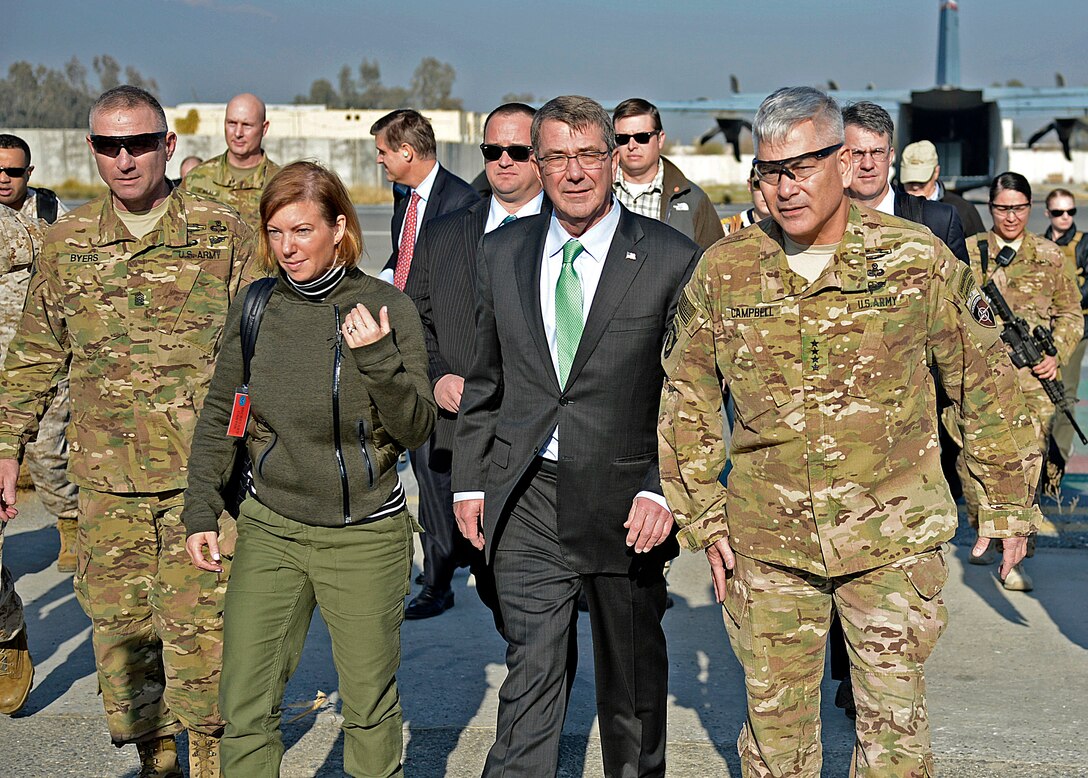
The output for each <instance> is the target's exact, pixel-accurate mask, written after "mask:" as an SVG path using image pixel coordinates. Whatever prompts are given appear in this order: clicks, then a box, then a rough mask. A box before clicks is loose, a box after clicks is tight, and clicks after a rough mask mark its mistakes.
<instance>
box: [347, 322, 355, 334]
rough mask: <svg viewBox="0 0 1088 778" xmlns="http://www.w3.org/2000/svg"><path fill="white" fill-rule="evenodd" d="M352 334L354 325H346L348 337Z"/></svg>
mask: <svg viewBox="0 0 1088 778" xmlns="http://www.w3.org/2000/svg"><path fill="white" fill-rule="evenodd" d="M354 332H355V325H354V324H349V325H348V335H351V334H352V333H354Z"/></svg>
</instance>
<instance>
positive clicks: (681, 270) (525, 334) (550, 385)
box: [453, 206, 701, 573]
mask: <svg viewBox="0 0 1088 778" xmlns="http://www.w3.org/2000/svg"><path fill="white" fill-rule="evenodd" d="M619 207H620V208H621V212H620V221H619V226H618V227H617V230H616V235H615V237H614V238H613V240H612V245H611V248H610V249H609V251H608V255H607V257H606V258H605V264H604V268H603V272H602V275H601V280H600V283H599V285H598V287H597V291H596V294H595V296H594V299H593V303H592V305H591V307H590V310H589V313H588V315H587V316H586V323H585V328H584V330H583V332H582V338H581V341H580V343H579V346H578V351H577V353H576V354H575V356H574V362H573V364H572V365H571V370H570V376H569V377H568V380H567V387H566V389H565V390H564V389H560V387H559V379H558V377H557V376H556V372H555V368H554V366H553V364H552V358H551V353H550V351H549V349H548V343H547V340H546V336H545V333H544V321H543V317H542V314H541V307H540V267H541V261H542V254H543V251H544V242H545V238H546V236H547V232H548V225H549V219H550V216H549V215H548V214H541V215H539V216H534V217H532V218H528V219H519V220H518V221H516V222H514V223H513V224H510V225H508V226H506V227H504V228H503V229H501V230H496V231H495V232H492V233H490V234H488V235H485V236H484V238H483V240H482V241H481V244H480V250H479V253H478V257H477V293H476V357H475V359H474V360H473V363H472V367H471V369H470V370H469V372H468V376H467V377H466V381H465V392H464V395H463V397H462V398H461V413H460V419H459V420H458V423H457V435H456V442H455V454H454V457H453V489H454V492H458V491H473V490H483V491H484V492H485V495H486V497H485V502H484V537H485V538H486V539H487V542H488V546H487V551H488V554H489V556H490V554H491V553H492V550H493V543H494V541H495V539H496V534H495V533H496V530H497V528H498V527H499V526H500V523H501V520H502V519H503V518H504V517H505V515H506V512H507V510H508V509H509V508H510V507H512V504H513V501H514V500H515V499H516V497H517V495H516V491H517V488H518V485H519V482H520V481H521V480H522V477H523V476H524V475H525V473H526V471H527V470H528V469H529V467H530V466H531V465H532V463H533V460H534V458H535V457H536V456H537V454H538V452H539V451H540V450H541V449H542V448H543V447H544V446H545V445H546V444H547V441H548V438H549V436H550V434H551V432H552V429H553V428H554V427H555V425H556V423H558V424H559V430H560V432H559V435H560V443H559V447H560V450H559V453H560V460H559V463H558V468H559V476H558V498H557V505H558V526H559V540H560V544H561V546H562V548H563V552H564V556H565V558H566V560H567V561H568V563H569V564H571V565H572V566H573V568H574V569H575V571H576V572H579V573H627V572H629V571H630V570H631V568H632V564H633V563H634V564H637V562H636V561H635V559H634V557H635V554H634V553H633V552H631V551H630V550H629V549H628V548H627V546H626V544H625V543H624V539H625V537H626V534H627V532H626V530H625V529H624V528H623V523H624V521H626V520H627V514H628V511H629V510H630V508H631V501H632V500H633V499H634V497H635V495H636V494H637V493H638V492H639V491H642V490H646V491H652V492H656V493H658V494H660V493H661V484H660V479H659V474H658V466H657V418H658V405H659V402H660V397H661V386H662V380H663V378H664V372H663V371H662V368H661V346H662V343H663V341H664V337H665V332H666V331H667V328H668V326H669V323H670V322H671V320H672V316H673V313H674V311H675V306H676V300H677V297H678V295H679V292H680V290H681V289H682V288H683V285H684V283H686V281H687V278H688V276H689V275H690V274H691V271H692V269H693V268H694V266H695V263H696V261H697V260H698V258H699V256H700V254H701V250H700V249H699V247H698V246H696V245H695V244H694V243H692V242H691V241H690V240H688V239H687V238H685V237H684V236H683V235H681V234H680V233H679V232H677V231H676V230H673V229H672V228H671V227H668V226H666V225H664V224H661V223H660V222H658V221H655V220H653V219H647V218H645V217H642V216H637V215H635V214H632V213H631V212H630V211H627V210H626V209H624V208H622V206H619ZM677 553H678V546H677V544H676V540H675V536H672V537H670V538H669V539H668V540H667V541H665V542H664V543H662V544H661V546H659V547H658V548H657V549H655V552H653V553H651V554H647V555H639V557H642V558H643V559H645V560H646V561H647V562H649V561H650V559H651V558H653V559H656V560H657V561H658V562H660V561H661V560H662V559H663V558H665V557H671V556H675V555H676V554H677Z"/></svg>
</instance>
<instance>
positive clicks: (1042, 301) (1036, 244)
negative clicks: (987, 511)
mask: <svg viewBox="0 0 1088 778" xmlns="http://www.w3.org/2000/svg"><path fill="white" fill-rule="evenodd" d="M1030 214H1031V185H1030V184H1028V181H1027V179H1026V178H1024V177H1023V176H1022V175H1020V174H1019V173H1002V174H1001V175H999V176H997V177H996V178H995V179H994V180H993V182H992V183H991V185H990V215H991V217H992V218H993V223H994V228H993V230H991V231H990V232H988V233H981V234H979V235H974V236H972V237H970V238H968V239H967V250H968V252H969V253H970V255H971V268H972V270H973V271H974V274H975V280H976V281H977V282H978V285H979V286H982V285H983V284H985V283H986V282H987V281H993V282H994V285H995V286H997V288H998V291H1000V292H1001V296H1002V297H1004V298H1005V302H1007V303H1008V304H1009V307H1010V308H1011V309H1012V312H1013V313H1015V314H1016V315H1017V316H1019V317H1021V318H1023V319H1024V320H1025V321H1026V322H1027V323H1028V326H1029V327H1030V328H1031V329H1032V330H1034V329H1035V327H1036V326H1039V325H1042V326H1043V327H1046V328H1047V329H1049V330H1051V331H1052V333H1053V335H1054V345H1055V346H1056V347H1057V351H1058V353H1057V356H1048V357H1046V358H1045V359H1044V360H1043V361H1042V362H1040V363H1039V364H1038V365H1036V366H1035V367H1034V368H1029V367H1022V368H1019V369H1018V370H1017V378H1018V381H1019V384H1020V388H1021V389H1022V390H1023V392H1024V396H1025V398H1026V399H1027V404H1028V411H1029V412H1030V413H1031V417H1032V419H1033V420H1034V422H1035V426H1036V430H1037V433H1038V439H1037V441H1036V445H1037V448H1038V449H1039V451H1040V452H1042V453H1044V454H1045V452H1046V449H1047V445H1048V442H1049V439H1050V426H1051V423H1052V422H1053V420H1054V411H1055V408H1054V403H1052V402H1051V401H1050V398H1049V397H1047V394H1046V390H1045V389H1043V385H1042V384H1041V383H1039V378H1056V379H1058V380H1061V379H1060V377H1059V373H1058V371H1059V368H1063V367H1064V366H1065V365H1067V364H1069V361H1070V358H1071V357H1072V355H1073V350H1074V349H1075V348H1076V347H1077V344H1078V343H1079V342H1080V340H1081V337H1082V336H1083V334H1084V318H1083V316H1082V314H1081V307H1080V289H1079V288H1078V286H1077V277H1076V271H1075V268H1074V266H1073V265H1072V263H1070V262H1068V261H1067V260H1066V259H1065V256H1064V254H1063V253H1062V250H1061V248H1059V247H1058V246H1057V245H1056V244H1054V243H1052V242H1051V241H1049V240H1047V239H1046V238H1041V237H1039V236H1038V235H1033V234H1032V233H1030V232H1028V231H1027V223H1028V217H1029V216H1030ZM983 244H985V246H986V250H985V258H984V257H983V251H982V245H983ZM1005 246H1010V247H1011V248H1013V249H1014V250H1015V251H1016V255H1015V257H1014V258H1013V259H1012V260H1011V262H1010V263H1008V264H1003V262H1004V260H1003V259H999V258H998V254H999V253H1000V251H1001V249H1002V248H1004V247H1005ZM999 326H1000V322H999ZM1073 369H1079V367H1074V368H1073ZM948 418H949V416H948V415H947V414H946V421H947V420H948ZM945 426H946V428H948V429H949V430H950V432H951V434H952V436H953V439H954V440H955V442H956V443H957V444H959V443H960V436H959V434H958V429H956V427H957V426H958V425H956V424H947V423H946V425H945ZM963 460H964V458H963V456H962V454H961V455H960V457H959V458H958V459H957V461H956V469H957V470H958V471H959V474H960V481H961V482H962V483H963V496H964V501H965V502H966V503H967V517H968V520H969V521H970V524H971V526H972V527H974V528H976V529H977V528H978V504H979V496H978V488H977V486H976V485H975V484H974V483H973V482H972V481H971V479H970V478H968V477H967V473H966V465H965V463H964V461H963ZM1058 480H1059V481H1060V479H1058ZM970 561H971V562H972V563H974V564H989V563H992V562H993V561H994V554H993V551H992V550H990V549H987V550H986V551H985V552H984V553H983V554H981V555H978V556H972V557H971V559H970ZM1003 584H1004V586H1005V588H1006V589H1011V590H1014V591H1031V589H1032V586H1033V584H1032V581H1031V577H1030V576H1029V575H1028V574H1027V573H1026V572H1025V571H1024V570H1023V567H1022V566H1017V568H1016V569H1015V570H1014V571H1013V572H1012V573H1011V574H1010V575H1007V576H1005V579H1004V581H1003Z"/></svg>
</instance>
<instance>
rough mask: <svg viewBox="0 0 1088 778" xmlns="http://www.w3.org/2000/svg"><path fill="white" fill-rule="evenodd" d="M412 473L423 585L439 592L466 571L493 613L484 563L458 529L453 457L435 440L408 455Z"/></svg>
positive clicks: (491, 585) (491, 587)
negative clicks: (416, 488)
mask: <svg viewBox="0 0 1088 778" xmlns="http://www.w3.org/2000/svg"><path fill="white" fill-rule="evenodd" d="M411 460H412V472H413V473H414V474H415V477H416V481H417V483H419V523H420V524H421V525H422V526H423V529H424V532H423V534H422V535H421V536H420V544H421V545H422V546H423V582H424V583H425V584H426V585H428V586H434V587H436V588H438V589H441V590H446V589H449V588H450V582H451V581H452V580H453V573H454V571H455V570H457V568H458V567H469V568H471V569H472V574H473V575H474V576H475V577H476V592H477V594H479V596H480V599H481V600H483V601H484V604H485V605H487V606H488V607H489V608H491V609H492V610H494V609H495V594H494V588H495V587H494V583H493V580H492V576H491V572H490V570H489V569H488V567H487V564H486V561H485V559H484V552H483V551H480V550H478V549H476V548H474V547H473V545H472V544H471V543H469V542H468V541H467V540H465V536H464V535H462V534H461V530H459V529H458V528H457V517H456V516H455V515H454V513H453V490H452V488H451V485H450V477H451V472H450V471H451V465H452V461H453V460H452V457H451V456H450V452H449V451H448V450H446V449H440V448H436V447H435V446H434V436H433V435H432V436H431V438H430V439H428V440H427V442H426V443H424V444H423V445H422V446H420V447H419V448H417V449H415V450H413V451H412V452H411Z"/></svg>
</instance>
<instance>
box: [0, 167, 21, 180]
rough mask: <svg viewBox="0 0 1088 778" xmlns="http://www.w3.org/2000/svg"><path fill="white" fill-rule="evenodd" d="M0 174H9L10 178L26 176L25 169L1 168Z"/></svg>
mask: <svg viewBox="0 0 1088 778" xmlns="http://www.w3.org/2000/svg"><path fill="white" fill-rule="evenodd" d="M0 173H7V175H8V178H22V177H23V176H25V175H26V168H25V167H0Z"/></svg>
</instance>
